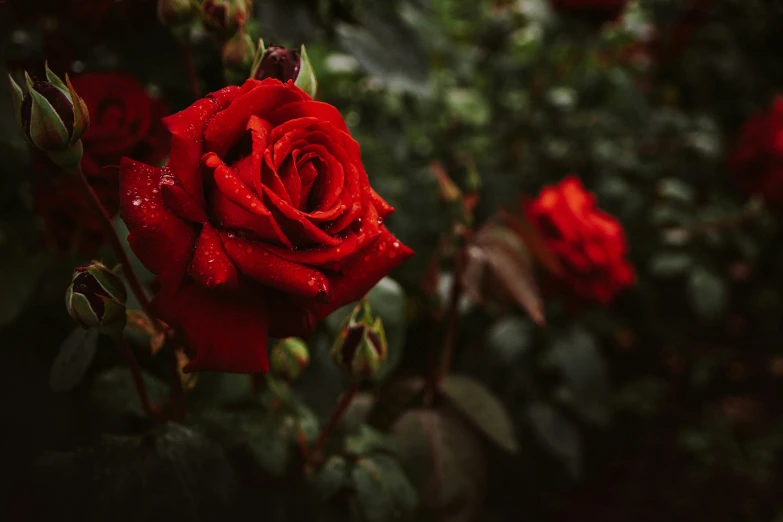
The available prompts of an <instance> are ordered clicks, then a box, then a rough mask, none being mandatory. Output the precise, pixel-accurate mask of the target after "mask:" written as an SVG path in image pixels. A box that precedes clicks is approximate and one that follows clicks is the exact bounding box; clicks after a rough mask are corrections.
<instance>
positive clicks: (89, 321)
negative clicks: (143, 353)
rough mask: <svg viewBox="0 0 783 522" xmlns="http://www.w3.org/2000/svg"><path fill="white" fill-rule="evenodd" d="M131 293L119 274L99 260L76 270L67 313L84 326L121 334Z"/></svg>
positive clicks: (67, 302)
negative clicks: (126, 302)
mask: <svg viewBox="0 0 783 522" xmlns="http://www.w3.org/2000/svg"><path fill="white" fill-rule="evenodd" d="M127 298H128V294H127V292H126V291H125V285H123V283H122V280H121V279H120V278H119V276H118V275H117V274H115V273H114V272H113V271H111V270H109V269H108V268H107V267H106V266H104V265H103V264H101V263H100V262H98V261H93V262H92V263H90V264H89V265H84V266H80V267H77V268H75V269H74V271H73V277H72V279H71V285H70V286H69V287H68V290H67V291H66V293H65V306H66V308H67V309H68V313H69V314H70V315H71V318H73V320H74V321H76V323H78V324H79V325H80V326H81V327H82V328H98V329H99V331H100V332H102V333H107V334H118V333H120V332H121V331H122V329H123V328H125V322H126V320H127V316H126V314H125V301H126V300H127Z"/></svg>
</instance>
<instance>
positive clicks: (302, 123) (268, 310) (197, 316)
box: [120, 79, 413, 373]
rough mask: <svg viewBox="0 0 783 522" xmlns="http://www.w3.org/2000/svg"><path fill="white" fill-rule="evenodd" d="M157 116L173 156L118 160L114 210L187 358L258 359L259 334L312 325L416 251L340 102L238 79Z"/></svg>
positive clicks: (224, 364) (262, 356)
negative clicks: (157, 163) (396, 229)
mask: <svg viewBox="0 0 783 522" xmlns="http://www.w3.org/2000/svg"><path fill="white" fill-rule="evenodd" d="M164 122H165V124H166V126H167V127H168V129H169V131H170V132H171V133H172V135H173V137H172V149H171V159H170V161H169V163H168V164H167V165H166V166H165V167H163V168H156V167H151V166H148V165H145V164H143V163H139V162H136V161H133V160H130V159H124V160H123V162H122V165H121V174H120V185H121V192H120V194H121V213H122V217H123V219H124V220H125V222H126V223H127V225H128V227H129V229H130V235H129V236H128V241H129V243H130V245H131V248H132V249H133V251H134V252H135V253H136V255H137V256H138V257H139V259H140V260H141V261H142V262H143V263H144V264H145V266H146V267H147V268H149V269H150V271H152V272H153V273H155V274H157V275H158V282H159V285H160V286H159V289H158V291H157V293H156V295H155V299H154V301H153V308H154V310H155V312H156V313H157V314H158V315H159V316H160V318H161V319H163V320H164V321H165V322H166V323H168V324H171V325H173V326H175V327H177V328H179V329H180V330H181V331H182V332H183V333H184V334H185V337H186V338H187V339H188V341H189V342H190V348H191V350H190V352H189V356H191V362H190V363H189V364H188V366H187V367H186V371H199V370H220V371H229V372H237V373H252V372H260V371H267V370H268V365H269V364H268V359H267V337H268V336H272V337H278V338H282V337H289V336H298V337H307V336H309V335H310V334H311V333H312V331H313V329H314V327H315V324H316V322H317V321H318V320H321V319H323V318H324V317H326V315H328V314H329V313H331V312H332V311H333V310H335V309H337V308H338V307H340V306H343V305H345V304H347V303H350V302H352V301H354V300H356V299H359V298H360V297H362V296H363V295H364V294H365V293H366V292H367V291H368V290H369V289H370V288H372V286H373V285H374V284H375V283H376V282H378V281H379V280H380V279H381V278H382V277H383V276H385V275H386V274H387V273H388V272H389V271H390V270H392V269H393V268H394V267H396V266H398V265H399V264H401V263H402V262H403V261H405V260H406V259H407V258H408V257H410V256H411V255H412V254H413V252H412V251H411V250H410V249H409V248H407V247H406V246H405V245H403V244H402V243H401V242H400V241H398V240H397V239H396V238H395V237H394V236H392V234H391V233H390V232H389V231H388V230H387V229H386V227H385V226H383V224H382V222H383V219H384V218H385V217H386V216H388V215H389V214H390V213H391V212H392V211H393V209H392V208H391V207H390V206H389V205H388V204H387V203H386V202H385V201H384V200H383V199H381V197H380V196H378V194H376V193H375V191H374V190H373V189H372V188H371V187H370V183H369V180H368V177H367V173H366V172H365V171H364V167H363V166H362V162H361V157H360V152H359V145H358V144H357V143H356V141H354V140H353V138H352V137H351V135H350V134H349V132H348V128H347V126H346V125H345V121H344V120H343V118H342V116H341V115H340V113H339V112H338V111H337V109H335V108H334V107H332V106H331V105H328V104H326V103H321V102H316V101H314V100H312V99H311V98H310V97H309V96H308V95H307V94H306V93H305V92H304V91H302V90H301V89H299V88H298V87H296V86H294V84H293V82H288V83H286V84H283V83H281V82H280V81H278V80H276V79H266V80H263V81H258V80H248V81H246V82H245V84H244V85H243V86H241V87H238V86H230V87H226V88H224V89H221V90H220V91H217V92H214V93H212V94H209V95H207V96H206V97H205V98H204V99H201V100H198V101H197V102H195V103H194V104H193V105H191V106H190V107H188V108H187V109H185V110H184V111H182V112H179V113H177V114H174V115H172V116H169V117H168V118H166V119H165V120H164Z"/></svg>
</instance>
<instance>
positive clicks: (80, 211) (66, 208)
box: [33, 156, 120, 257]
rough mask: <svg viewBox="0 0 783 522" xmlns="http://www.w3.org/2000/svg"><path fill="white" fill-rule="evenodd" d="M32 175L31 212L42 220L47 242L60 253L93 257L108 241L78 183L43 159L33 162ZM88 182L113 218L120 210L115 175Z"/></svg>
mask: <svg viewBox="0 0 783 522" xmlns="http://www.w3.org/2000/svg"><path fill="white" fill-rule="evenodd" d="M33 175H34V176H33V178H34V182H33V210H34V211H35V213H36V214H38V215H39V216H41V218H42V219H43V223H44V230H45V233H46V236H47V238H48V240H49V241H50V242H51V243H52V244H53V245H54V246H55V247H56V248H57V249H58V250H60V251H61V252H74V253H78V254H81V255H82V256H84V257H89V256H92V255H94V254H95V253H96V252H97V251H98V248H100V246H101V245H103V244H104V243H105V242H106V239H107V238H106V233H105V232H104V230H103V227H102V226H101V221H100V219H99V218H98V216H97V214H96V213H95V211H94V210H93V207H92V206H91V205H89V204H88V202H87V200H86V199H85V198H84V194H83V193H82V188H81V187H80V186H79V183H80V182H79V180H78V179H77V178H76V177H74V176H72V175H69V174H68V173H66V172H63V171H62V169H61V168H60V167H58V166H57V165H55V164H54V163H52V162H51V160H49V158H46V157H43V156H40V157H37V158H36V159H35V161H34V164H33ZM87 179H88V181H89V182H90V185H91V186H92V188H93V190H94V191H95V193H96V195H97V196H98V198H99V199H100V200H101V203H102V204H103V205H104V207H106V209H107V210H108V211H109V212H110V213H111V214H112V215H116V214H117V211H118V210H119V206H120V194H119V188H118V185H117V176H116V174H115V175H114V176H113V177H111V176H101V175H97V176H87Z"/></svg>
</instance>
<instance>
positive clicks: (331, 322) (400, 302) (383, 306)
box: [326, 277, 405, 382]
mask: <svg viewBox="0 0 783 522" xmlns="http://www.w3.org/2000/svg"><path fill="white" fill-rule="evenodd" d="M367 299H368V300H369V302H370V308H371V309H372V311H373V314H375V315H376V316H377V317H380V318H381V320H382V321H383V328H384V331H385V332H386V340H387V342H388V344H389V353H388V355H387V357H386V361H385V362H384V363H383V365H382V366H381V367H380V369H379V370H378V371H377V372H375V374H374V375H373V377H372V378H373V380H374V381H376V382H382V381H384V380H385V379H386V378H387V377H388V376H389V375H390V374H391V372H392V371H393V370H394V369H395V368H396V367H397V365H398V364H399V362H400V359H401V358H402V350H403V346H404V344H405V291H404V290H403V289H402V287H401V286H400V285H399V283H397V282H396V281H395V280H394V279H392V278H390V277H384V278H383V279H381V280H380V281H378V283H377V284H376V285H375V286H374V287H372V289H371V290H370V291H369V292H367ZM354 306H355V303H351V304H349V305H347V306H344V307H342V308H339V309H338V310H336V311H334V312H333V313H332V314H331V315H329V317H327V318H326V325H327V327H328V328H329V330H330V332H331V333H332V335H334V336H336V335H337V334H339V333H340V330H341V328H342V325H343V323H344V322H345V319H346V318H347V317H348V315H349V314H350V313H351V311H352V310H353V308H354Z"/></svg>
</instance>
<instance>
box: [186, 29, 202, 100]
mask: <svg viewBox="0 0 783 522" xmlns="http://www.w3.org/2000/svg"><path fill="white" fill-rule="evenodd" d="M182 56H183V58H184V61H185V70H186V71H187V74H188V82H190V92H191V93H192V94H193V99H194V100H198V99H199V98H201V89H200V88H199V86H198V75H197V74H196V64H195V62H194V61H193V50H192V48H191V47H190V44H187V43H185V44H182Z"/></svg>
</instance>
